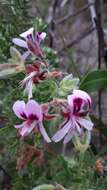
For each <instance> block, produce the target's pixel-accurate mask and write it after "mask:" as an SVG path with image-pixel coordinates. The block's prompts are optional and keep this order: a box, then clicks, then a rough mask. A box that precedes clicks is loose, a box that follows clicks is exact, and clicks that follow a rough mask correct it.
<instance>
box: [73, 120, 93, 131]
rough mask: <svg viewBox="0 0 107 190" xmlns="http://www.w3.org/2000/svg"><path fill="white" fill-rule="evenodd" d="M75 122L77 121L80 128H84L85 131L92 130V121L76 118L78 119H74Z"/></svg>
mask: <svg viewBox="0 0 107 190" xmlns="http://www.w3.org/2000/svg"><path fill="white" fill-rule="evenodd" d="M76 120H77V121H78V123H79V124H80V125H81V126H82V127H84V128H85V129H87V130H89V131H90V130H92V128H93V123H92V121H91V120H88V119H84V118H80V117H79V118H78V119H76Z"/></svg>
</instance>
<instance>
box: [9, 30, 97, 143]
mask: <svg viewBox="0 0 107 190" xmlns="http://www.w3.org/2000/svg"><path fill="white" fill-rule="evenodd" d="M20 37H21V38H23V39H24V40H23V39H19V38H14V39H13V42H14V44H16V45H18V46H20V47H23V48H25V49H26V50H27V51H26V52H25V53H24V54H23V55H22V58H23V59H24V61H25V60H26V59H27V58H28V56H30V55H31V56H34V57H35V61H34V62H33V63H32V64H28V65H25V71H26V74H27V76H26V77H25V78H24V80H23V81H22V82H21V84H22V86H24V87H25V90H26V91H27V93H28V102H27V103H25V102H24V101H19V100H18V101H16V102H15V103H14V105H13V111H14V113H15V114H16V116H17V117H18V118H19V119H22V120H23V122H22V124H18V125H15V128H16V129H18V132H19V134H20V135H21V136H22V137H25V136H28V135H29V134H30V133H40V134H41V135H42V136H43V138H44V140H45V141H46V142H47V143H50V142H59V141H61V140H63V143H64V144H66V143H68V142H69V141H70V140H71V139H72V137H73V136H75V134H78V135H79V136H81V135H82V134H83V133H84V130H88V131H91V130H92V128H93V123H92V122H91V120H90V118H89V111H90V106H91V98H90V96H89V95H88V94H87V93H86V92H84V91H82V90H79V89H78V87H77V86H75V85H78V83H79V80H78V79H75V80H73V77H72V76H71V75H70V76H69V75H68V76H69V77H67V76H66V78H64V79H62V82H60V83H59V86H58V88H57V89H58V93H57V96H56V97H54V98H53V99H52V100H51V101H50V102H46V103H44V104H42V103H41V104H39V103H38V102H37V101H35V100H34V99H32V98H33V94H32V89H33V85H38V84H40V83H42V81H44V80H46V79H48V80H50V79H51V80H52V79H55V78H56V77H62V76H63V74H62V72H61V71H58V70H56V69H54V70H50V67H49V64H48V63H47V61H46V60H45V59H44V53H43V52H42V48H41V47H40V44H41V41H42V40H44V38H45V37H46V33H44V32H36V33H35V34H34V29H33V28H31V29H29V30H28V31H26V32H24V33H23V34H21V35H20ZM67 84H68V86H67ZM63 85H64V86H63ZM60 90H61V92H60ZM61 96H63V98H62V97H61ZM57 107H58V109H55V108H57ZM53 108H54V112H55V113H51V112H50V110H52V109H53ZM55 117H57V118H58V117H61V118H63V119H62V121H61V124H60V126H58V129H57V131H56V133H55V134H52V135H51V137H49V136H50V135H48V133H47V132H46V129H45V122H44V121H45V120H47V119H48V120H50V127H49V128H51V120H52V119H53V118H55Z"/></svg>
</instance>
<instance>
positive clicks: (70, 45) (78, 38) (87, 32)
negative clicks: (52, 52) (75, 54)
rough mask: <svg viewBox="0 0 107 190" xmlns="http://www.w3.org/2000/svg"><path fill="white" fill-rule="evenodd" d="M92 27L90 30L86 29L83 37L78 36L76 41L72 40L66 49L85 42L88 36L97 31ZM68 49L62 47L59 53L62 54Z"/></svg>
mask: <svg viewBox="0 0 107 190" xmlns="http://www.w3.org/2000/svg"><path fill="white" fill-rule="evenodd" d="M91 26H92V25H91ZM91 26H90V27H89V28H88V29H86V31H85V32H84V33H83V34H82V35H80V36H78V37H77V38H76V39H75V40H72V41H71V42H69V43H68V44H66V48H70V47H72V46H73V45H76V44H78V43H79V42H80V41H81V40H83V39H84V38H86V37H87V36H88V35H90V34H91V33H92V32H93V31H94V30H95V28H92V27H91ZM66 48H65V47H62V48H61V49H60V50H59V51H58V53H61V52H62V51H64V50H65V49H66Z"/></svg>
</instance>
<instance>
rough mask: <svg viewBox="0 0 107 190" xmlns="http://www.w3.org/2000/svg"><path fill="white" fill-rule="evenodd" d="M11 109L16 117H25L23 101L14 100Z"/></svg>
mask: <svg viewBox="0 0 107 190" xmlns="http://www.w3.org/2000/svg"><path fill="white" fill-rule="evenodd" d="M13 111H14V113H15V114H16V116H17V117H19V118H21V119H25V115H26V109H25V102H24V101H16V102H15V103H14V105H13ZM23 113H24V117H23Z"/></svg>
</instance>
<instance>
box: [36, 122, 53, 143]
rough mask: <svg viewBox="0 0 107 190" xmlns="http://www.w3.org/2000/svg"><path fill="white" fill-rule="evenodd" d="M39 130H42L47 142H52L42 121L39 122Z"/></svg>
mask: <svg viewBox="0 0 107 190" xmlns="http://www.w3.org/2000/svg"><path fill="white" fill-rule="evenodd" d="M39 130H40V132H41V134H42V136H43V138H44V140H45V141H46V142H48V143H50V142H51V139H50V138H49V137H48V135H47V132H46V131H45V129H44V127H43V124H42V123H40V124H39Z"/></svg>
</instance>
